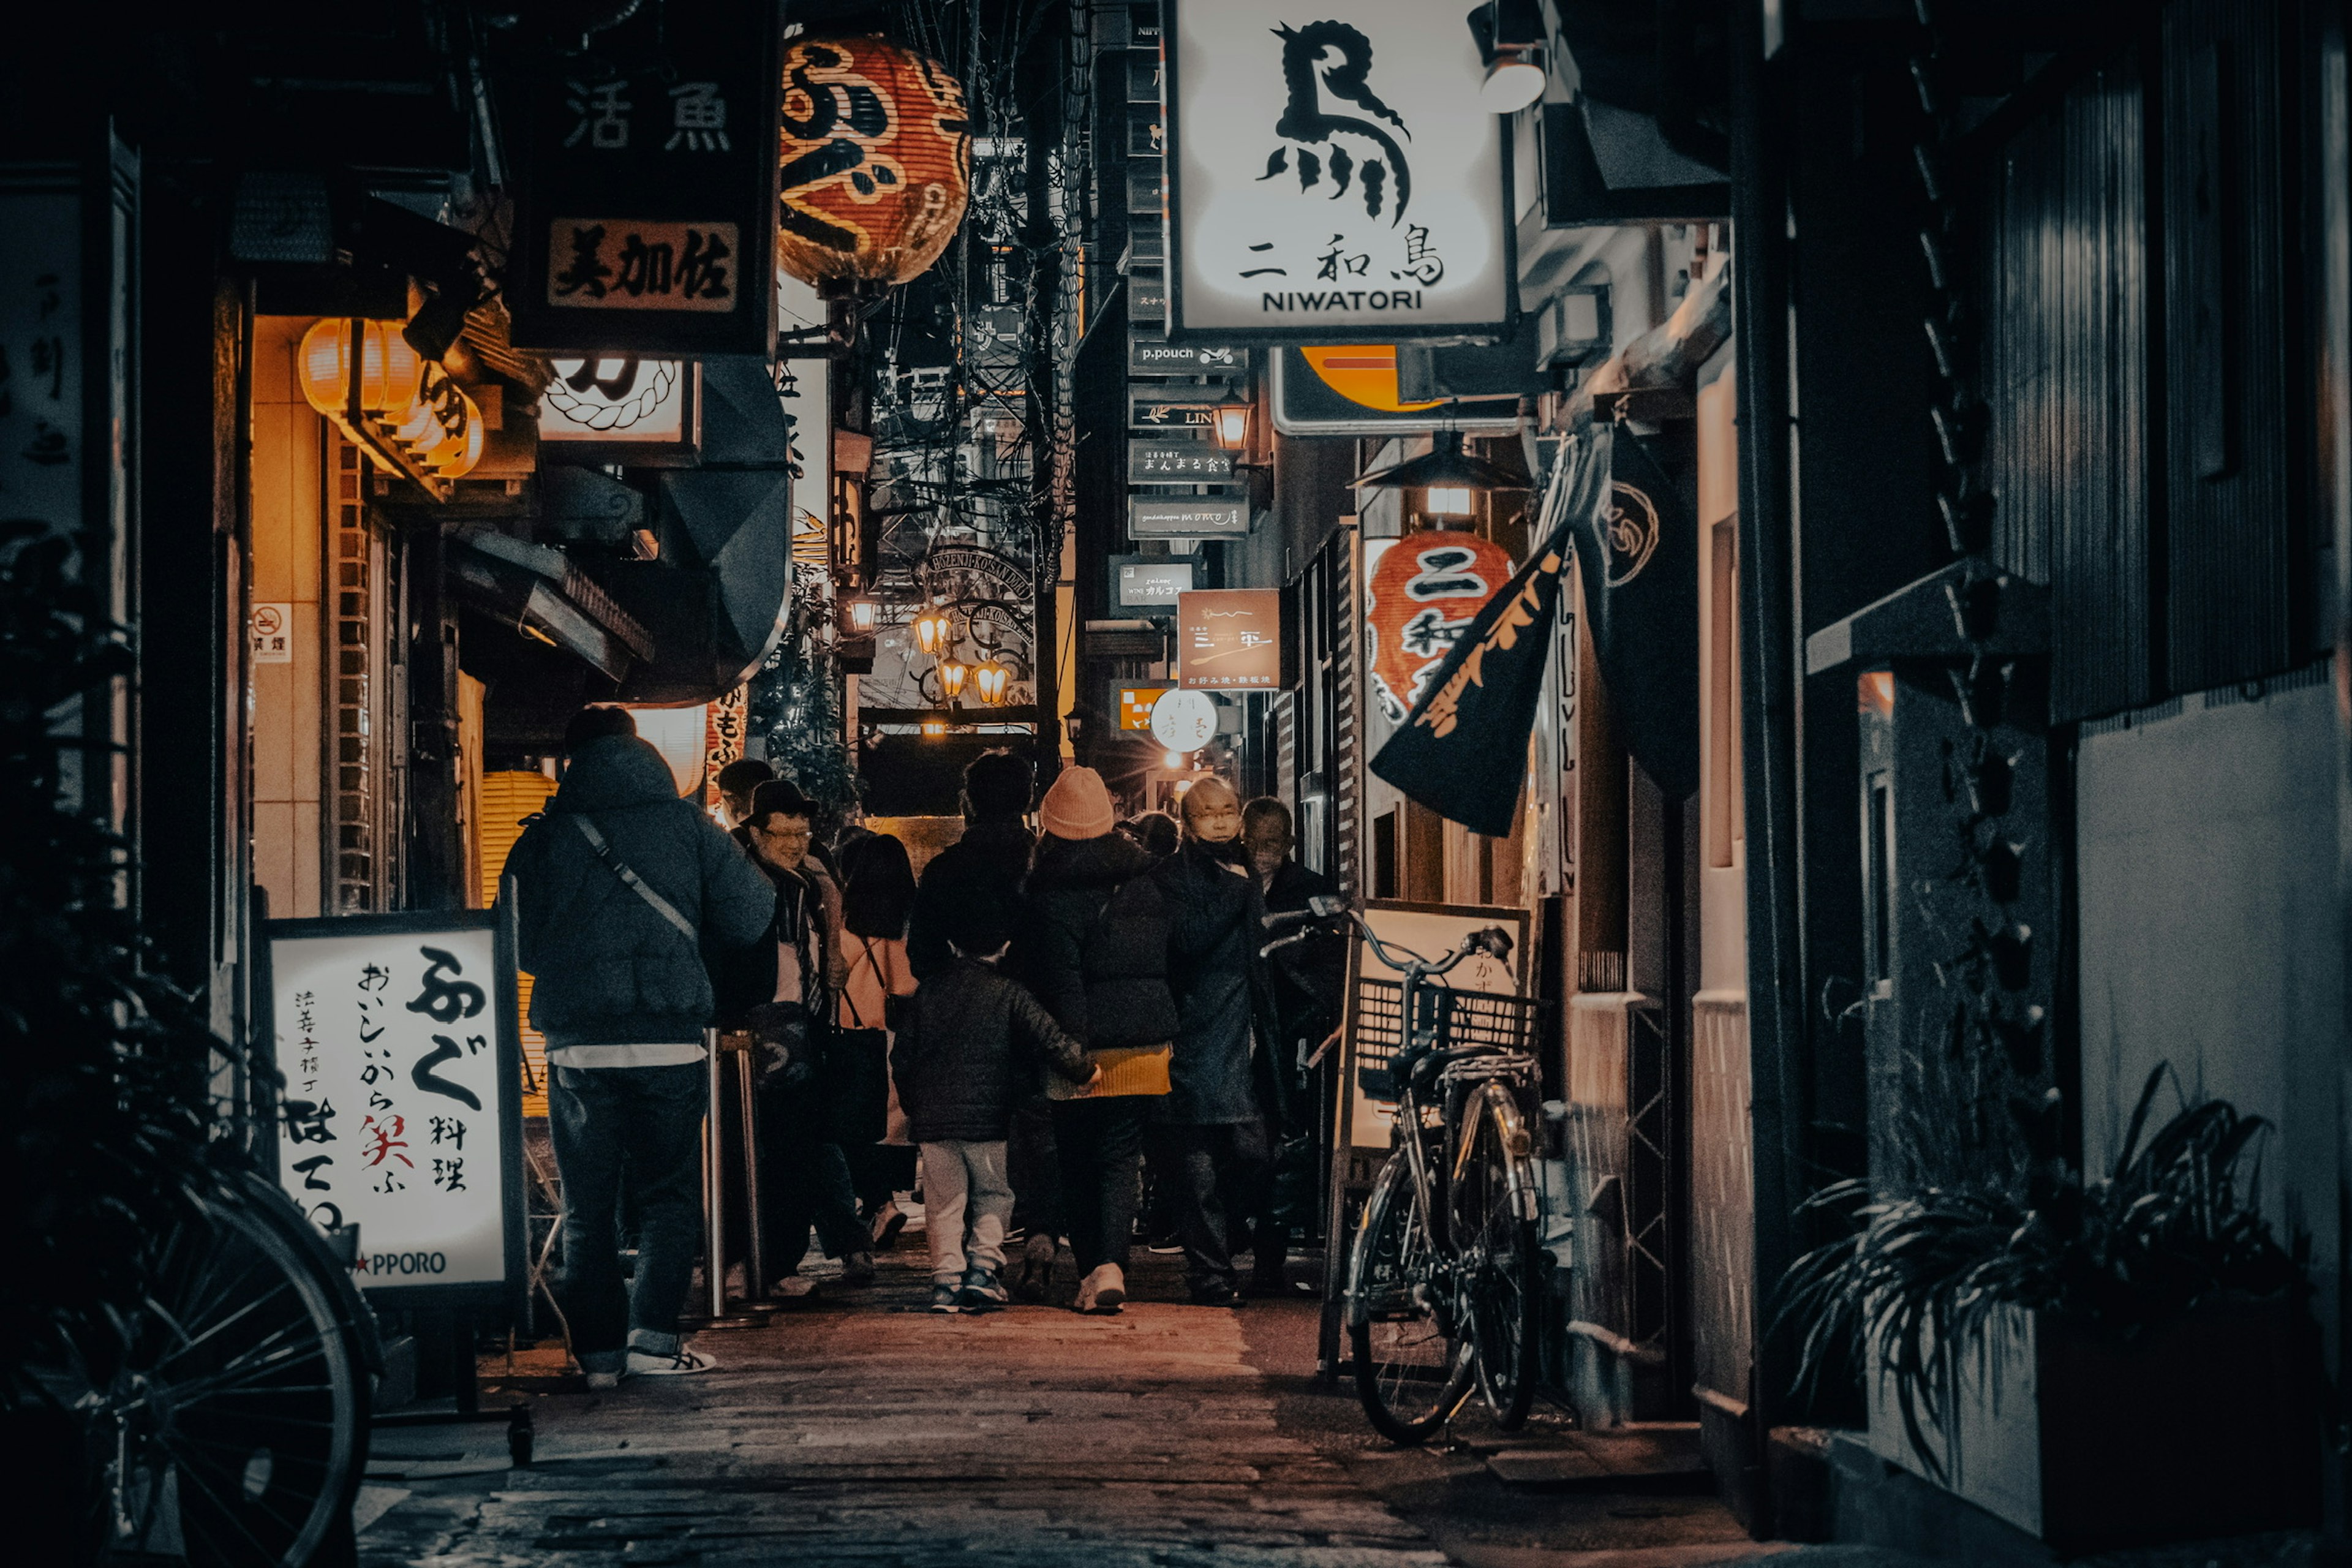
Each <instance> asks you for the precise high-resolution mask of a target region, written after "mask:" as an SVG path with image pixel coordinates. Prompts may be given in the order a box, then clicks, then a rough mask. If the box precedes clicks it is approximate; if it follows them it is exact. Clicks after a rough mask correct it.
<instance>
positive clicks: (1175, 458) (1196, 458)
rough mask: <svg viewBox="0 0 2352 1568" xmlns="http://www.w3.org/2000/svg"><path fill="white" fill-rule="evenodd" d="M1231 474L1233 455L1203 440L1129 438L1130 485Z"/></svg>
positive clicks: (1206, 479) (1177, 482)
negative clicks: (1141, 439)
mask: <svg viewBox="0 0 2352 1568" xmlns="http://www.w3.org/2000/svg"><path fill="white" fill-rule="evenodd" d="M1233 476H1234V455H1233V454H1232V453H1231V452H1228V451H1226V450H1225V449H1224V448H1223V447H1213V446H1211V445H1210V444H1209V443H1208V442H1206V441H1129V443H1128V444H1127V478H1128V481H1129V483H1130V484H1139V485H1195V484H1207V483H1209V482H1211V481H1213V480H1216V479H1231V478H1233Z"/></svg>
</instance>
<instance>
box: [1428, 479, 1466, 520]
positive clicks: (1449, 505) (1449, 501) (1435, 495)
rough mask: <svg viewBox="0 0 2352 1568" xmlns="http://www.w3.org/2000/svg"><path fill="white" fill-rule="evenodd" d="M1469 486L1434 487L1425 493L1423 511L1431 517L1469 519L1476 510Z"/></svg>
mask: <svg viewBox="0 0 2352 1568" xmlns="http://www.w3.org/2000/svg"><path fill="white" fill-rule="evenodd" d="M1473 493H1474V492H1473V491H1472V490H1471V489H1470V488H1469V487H1468V486H1467V485H1432V486H1430V487H1429V489H1427V490H1426V491H1424V492H1423V501H1422V510H1423V511H1425V512H1426V513H1428V514H1429V515H1430V516H1431V517H1468V516H1469V515H1470V514H1471V512H1472V511H1474V510H1476V508H1475V507H1474V506H1473V505H1472V503H1471V496H1472V495H1473Z"/></svg>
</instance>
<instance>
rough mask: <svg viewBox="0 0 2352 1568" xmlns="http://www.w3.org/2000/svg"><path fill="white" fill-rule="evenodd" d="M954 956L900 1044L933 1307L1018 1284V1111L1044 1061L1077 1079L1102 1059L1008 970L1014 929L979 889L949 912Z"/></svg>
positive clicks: (948, 1307)
mask: <svg viewBox="0 0 2352 1568" xmlns="http://www.w3.org/2000/svg"><path fill="white" fill-rule="evenodd" d="M941 913H942V915H943V917H944V918H943V920H942V921H941V923H942V925H943V926H944V927H945V934H946V936H947V939H948V944H949V947H950V951H951V952H953V954H954V961H953V962H952V963H950V965H949V966H948V967H947V968H946V969H945V970H943V971H941V972H940V973H937V974H934V975H932V976H931V977H930V978H929V979H928V980H926V981H924V982H923V984H922V985H921V987H920V988H919V989H918V990H917V991H916V993H915V997H914V1002H913V1005H911V1006H910V1007H909V1008H908V1016H907V1020H906V1023H905V1025H904V1026H903V1027H901V1028H900V1029H899V1031H898V1042H897V1044H896V1045H895V1046H894V1047H892V1049H891V1053H890V1069H891V1076H892V1077H893V1078H894V1079H896V1080H897V1082H898V1101H899V1104H900V1105H901V1106H903V1107H904V1108H905V1110H906V1112H907V1121H908V1132H909V1134H910V1135H911V1136H912V1137H913V1138H914V1140H915V1142H916V1143H918V1144H919V1145H920V1147H921V1149H922V1161H923V1227H924V1230H925V1231H926V1232H927V1233H928V1235H929V1238H930V1247H931V1310H932V1311H934V1312H954V1311H959V1310H961V1311H966V1312H992V1311H994V1310H996V1309H997V1308H999V1307H1001V1306H1003V1305H1004V1303H1005V1301H1006V1300H1007V1293H1006V1291H1005V1289H1004V1286H1003V1283H1002V1282H1001V1281H1000V1280H999V1279H998V1274H999V1272H1000V1271H1001V1270H1002V1269H1003V1267H1004V1229H1005V1226H1006V1224H1007V1222H1009V1221H1010V1220H1011V1218H1012V1217H1013V1186H1012V1184H1011V1183H1010V1182H1008V1181H1007V1180H1006V1179H1005V1171H1004V1144H1005V1139H1006V1137H1007V1135H1008V1134H1009V1133H1010V1131H1011V1129H1012V1123H1013V1107H1014V1106H1016V1105H1018V1104H1019V1103H1020V1102H1021V1101H1022V1100H1024V1099H1025V1098H1027V1097H1028V1096H1029V1095H1030V1094H1033V1093H1034V1092H1035V1085H1036V1079H1037V1070H1038V1068H1039V1067H1040V1066H1041V1065H1043V1066H1045V1067H1048V1068H1051V1069H1052V1070H1053V1071H1055V1072H1056V1073H1059V1074H1060V1075H1061V1076H1062V1077H1064V1078H1066V1079H1069V1080H1070V1081H1071V1082H1072V1083H1089V1082H1091V1081H1093V1079H1094V1077H1095V1071H1096V1069H1095V1068H1094V1067H1093V1065H1092V1064H1090V1063H1089V1062H1088V1061H1087V1057H1086V1053H1085V1052H1084V1051H1083V1050H1081V1049H1080V1048H1079V1047H1078V1046H1077V1043H1076V1041H1074V1040H1072V1039H1071V1038H1070V1037H1068V1036H1067V1035H1066V1034H1064V1033H1062V1031H1061V1029H1060V1027H1059V1026H1056V1025H1055V1022H1054V1020H1053V1017H1052V1016H1051V1015H1049V1014H1047V1013H1046V1011H1045V1009H1044V1008H1043V1007H1041V1006H1039V1005H1037V1002H1036V999H1035V998H1034V997H1032V996H1031V995H1030V994H1029V993H1028V992H1026V991H1024V990H1023V989H1022V988H1021V987H1020V986H1019V985H1018V984H1015V983H1014V982H1013V981H1012V980H1010V979H1008V978H1006V977H1005V976H1004V975H1003V974H1000V973H997V971H996V968H995V966H994V964H993V963H992V960H994V959H996V958H997V957H999V956H1001V955H1002V954H1003V952H1004V949H1005V946H1006V942H1007V940H1008V937H1009V935H1010V933H1009V932H1008V931H1006V930H1005V929H1004V925H1005V921H1004V916H1003V911H1002V910H1000V909H998V908H997V907H996V906H995V905H994V904H993V903H992V902H987V901H984V900H971V904H970V905H969V907H964V908H957V909H950V910H943V911H941Z"/></svg>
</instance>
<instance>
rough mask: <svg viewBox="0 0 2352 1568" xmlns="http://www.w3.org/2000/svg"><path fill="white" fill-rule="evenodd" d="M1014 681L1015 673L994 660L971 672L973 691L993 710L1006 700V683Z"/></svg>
mask: <svg viewBox="0 0 2352 1568" xmlns="http://www.w3.org/2000/svg"><path fill="white" fill-rule="evenodd" d="M1011 679H1013V672H1012V671H1011V670H1010V669H1007V668H1005V667H1004V666H1003V665H1001V664H999V663H997V662H996V660H994V659H990V660H989V661H988V662H987V663H985V664H983V665H982V666H981V667H980V668H977V669H975V670H973V671H972V672H971V684H972V688H973V689H974V690H976V691H978V692H979V693H980V700H982V702H985V703H987V704H988V705H989V706H990V707H991V708H993V707H995V706H996V705H997V704H998V703H1000V702H1002V701H1003V700H1004V688H1005V683H1006V682H1007V681H1009V680H1011Z"/></svg>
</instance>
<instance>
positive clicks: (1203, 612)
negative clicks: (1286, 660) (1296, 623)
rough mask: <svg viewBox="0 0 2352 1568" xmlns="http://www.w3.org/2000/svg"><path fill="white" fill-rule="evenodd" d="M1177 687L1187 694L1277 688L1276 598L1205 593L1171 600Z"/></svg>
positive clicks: (1251, 591) (1240, 591) (1263, 593)
mask: <svg viewBox="0 0 2352 1568" xmlns="http://www.w3.org/2000/svg"><path fill="white" fill-rule="evenodd" d="M1176 650H1177V651H1176V660H1177V673H1178V677H1179V684H1181V686H1183V687H1184V688H1185V689H1187V690H1195V691H1198V690H1208V691H1272V690H1274V689H1276V688H1277V687H1279V686H1280V685H1281V684H1282V594H1281V592H1280V591H1279V590H1278V589H1274V588H1205V589H1200V590H1197V591H1195V592H1193V593H1190V594H1183V595H1179V596H1178V597H1177V600H1176Z"/></svg>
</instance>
